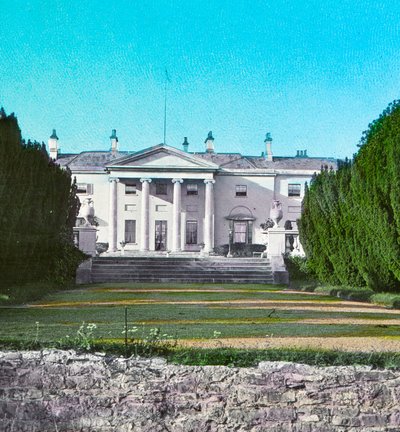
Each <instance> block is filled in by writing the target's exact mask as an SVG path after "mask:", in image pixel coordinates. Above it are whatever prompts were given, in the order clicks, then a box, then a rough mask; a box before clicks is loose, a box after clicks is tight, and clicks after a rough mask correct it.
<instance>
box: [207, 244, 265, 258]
mask: <svg viewBox="0 0 400 432" xmlns="http://www.w3.org/2000/svg"><path fill="white" fill-rule="evenodd" d="M265 249H266V246H265V245H263V244H257V243H255V244H246V243H233V244H232V246H231V254H232V255H233V256H234V257H252V256H253V252H264V251H265ZM228 251H229V245H227V244H225V245H220V246H217V247H215V248H214V252H215V253H216V254H217V255H223V256H226V255H228Z"/></svg>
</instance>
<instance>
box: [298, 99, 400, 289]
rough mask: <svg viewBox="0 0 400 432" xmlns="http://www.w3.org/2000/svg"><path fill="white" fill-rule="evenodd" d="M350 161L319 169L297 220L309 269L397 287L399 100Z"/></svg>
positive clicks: (336, 278) (337, 278) (337, 279)
mask: <svg viewBox="0 0 400 432" xmlns="http://www.w3.org/2000/svg"><path fill="white" fill-rule="evenodd" d="M360 147H361V148H360V151H359V153H358V154H357V155H356V156H355V157H354V161H353V162H348V161H344V162H342V163H341V164H340V165H339V168H338V170H337V172H333V171H331V172H327V171H326V170H322V172H321V173H320V174H318V175H317V176H315V178H314V179H313V181H312V183H311V185H310V188H307V189H306V193H305V197H304V200H303V207H302V215H301V219H300V221H299V228H300V238H301V241H302V244H303V246H304V249H305V252H306V255H307V257H308V262H309V266H310V269H311V270H313V271H314V272H315V274H316V275H317V276H318V277H319V278H320V279H321V280H322V281H326V282H330V283H341V284H351V285H367V286H369V287H371V288H373V289H375V290H399V289H400V199H399V196H400V102H399V101H395V102H393V103H392V104H390V105H389V106H388V108H387V109H386V110H385V111H384V112H383V113H382V115H381V116H380V117H379V118H378V119H377V120H376V121H374V122H373V123H372V124H370V125H369V128H368V130H367V131H366V132H364V134H363V136H362V138H361V146H360Z"/></svg>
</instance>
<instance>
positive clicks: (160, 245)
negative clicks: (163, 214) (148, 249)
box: [154, 220, 167, 251]
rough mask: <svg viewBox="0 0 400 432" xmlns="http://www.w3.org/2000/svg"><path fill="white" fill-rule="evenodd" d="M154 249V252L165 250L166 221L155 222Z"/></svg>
mask: <svg viewBox="0 0 400 432" xmlns="http://www.w3.org/2000/svg"><path fill="white" fill-rule="evenodd" d="M154 249H155V250H156V251H163V250H167V221H164V220H156V228H155V245H154Z"/></svg>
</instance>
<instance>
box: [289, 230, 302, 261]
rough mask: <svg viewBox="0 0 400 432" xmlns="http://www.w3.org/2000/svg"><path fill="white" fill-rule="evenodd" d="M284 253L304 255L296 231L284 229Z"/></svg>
mask: <svg viewBox="0 0 400 432" xmlns="http://www.w3.org/2000/svg"><path fill="white" fill-rule="evenodd" d="M285 253H287V254H289V255H304V250H303V247H302V246H301V243H300V239H299V232H298V231H294V230H293V231H291V230H287V231H285Z"/></svg>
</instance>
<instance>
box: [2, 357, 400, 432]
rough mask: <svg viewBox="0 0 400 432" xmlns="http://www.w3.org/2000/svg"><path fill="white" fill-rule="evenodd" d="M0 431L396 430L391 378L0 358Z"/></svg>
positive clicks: (398, 416)
mask: <svg viewBox="0 0 400 432" xmlns="http://www.w3.org/2000/svg"><path fill="white" fill-rule="evenodd" d="M0 430H1V431H10V432H11V431H13V432H17V431H18V432H20V431H22V432H23V431H29V432H34V431H40V432H46V431H57V432H61V431H92V432H94V431H96V432H97V431H117V432H124V431H133V432H150V431H151V432H161V431H170V432H197V431H201V432H222V431H252V432H261V431H268V432H291V431H293V432H313V431H318V432H329V431H341V432H345V431H346V432H347V431H348V432H356V431H363V432H368V431H370V432H372V431H374V432H381V431H400V372H393V371H389V370H374V369H372V368H370V367H325V368H322V367H311V366H305V365H301V364H292V363H277V362H265V363H261V364H260V365H259V366H258V368H230V367H222V366H221V367H216V366H205V367H190V366H177V365H168V364H166V362H165V361H164V360H162V359H138V358H129V359H124V358H116V357H107V356H104V355H101V354H96V355H93V354H83V355H82V354H77V353H76V352H74V351H56V350H44V351H34V352H27V351H24V352H1V353H0Z"/></svg>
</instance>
